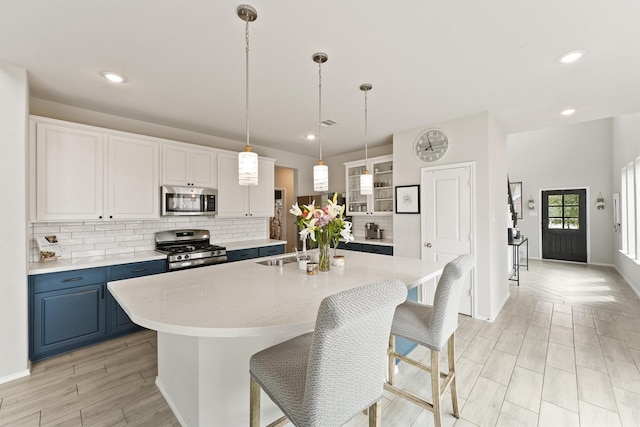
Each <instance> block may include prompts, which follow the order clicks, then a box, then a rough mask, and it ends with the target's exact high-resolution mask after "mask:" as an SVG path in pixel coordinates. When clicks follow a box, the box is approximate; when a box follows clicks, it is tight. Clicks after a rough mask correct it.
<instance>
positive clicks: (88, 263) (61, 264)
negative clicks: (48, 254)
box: [29, 251, 167, 274]
mask: <svg viewBox="0 0 640 427" xmlns="http://www.w3.org/2000/svg"><path fill="white" fill-rule="evenodd" d="M166 258H167V255H166V254H161V253H160V252H156V251H143V252H132V253H126V254H114V255H102V256H92V257H82V258H68V259H59V260H57V261H50V262H32V263H31V264H29V274H46V273H58V272H60V271H70V270H80V269H83V268H94V267H106V266H109V265H117V264H129V263H132V262H143V261H153V260H157V259H166Z"/></svg>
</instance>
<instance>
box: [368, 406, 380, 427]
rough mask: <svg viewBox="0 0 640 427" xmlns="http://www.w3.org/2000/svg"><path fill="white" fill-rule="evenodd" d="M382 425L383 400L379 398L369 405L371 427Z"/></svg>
mask: <svg viewBox="0 0 640 427" xmlns="http://www.w3.org/2000/svg"><path fill="white" fill-rule="evenodd" d="M381 426H382V402H381V401H380V400H379V401H377V402H376V403H374V404H373V405H371V406H369V427H381Z"/></svg>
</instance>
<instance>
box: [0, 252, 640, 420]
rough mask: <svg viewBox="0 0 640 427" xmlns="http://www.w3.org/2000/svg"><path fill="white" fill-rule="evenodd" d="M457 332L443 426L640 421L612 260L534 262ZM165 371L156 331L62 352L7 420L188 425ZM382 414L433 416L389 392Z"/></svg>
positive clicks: (1, 391)
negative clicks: (172, 404)
mask: <svg viewBox="0 0 640 427" xmlns="http://www.w3.org/2000/svg"><path fill="white" fill-rule="evenodd" d="M456 337H457V341H456V357H457V361H456V364H457V372H458V390H459V400H460V408H461V410H460V419H456V418H454V417H453V415H451V400H450V399H448V396H446V398H445V400H444V403H443V425H444V426H447V427H450V426H456V427H473V426H478V427H483V426H509V427H511V426H540V427H554V426H558V427H565V426H584V427H587V426H597V427H603V426H624V427H631V426H634V427H635V426H640V370H639V368H640V298H638V296H637V295H636V294H635V292H634V291H633V290H632V289H631V288H630V286H629V285H628V284H627V283H626V282H625V281H624V280H623V279H622V278H621V277H620V275H618V274H617V272H616V271H615V270H614V269H612V268H609V267H595V266H584V265H578V264H566V263H556V262H547V261H536V260H531V262H530V269H529V270H528V271H523V272H522V277H521V285H520V287H516V286H511V296H510V298H509V300H508V301H507V303H506V304H505V306H504V308H503V309H502V311H501V312H500V315H499V316H498V318H497V319H496V321H495V322H493V323H487V322H483V321H479V320H474V319H471V318H468V317H465V316H460V324H459V328H458V331H457V333H456ZM413 356H414V357H419V358H422V359H423V360H425V361H427V360H428V356H429V355H428V351H427V350H425V349H423V348H418V349H416V350H415V351H414V353H413ZM442 365H443V366H446V356H445V355H443V357H442ZM399 370H400V372H399V374H398V376H397V381H396V384H398V385H399V386H401V387H405V388H407V389H410V390H412V391H414V392H416V393H419V394H421V395H423V396H426V397H430V394H431V392H430V385H429V379H428V377H427V376H426V374H423V373H421V372H417V370H416V369H414V368H413V367H411V366H407V365H406V364H401V365H400V368H399ZM156 374H157V361H156V337H155V333H154V332H153V331H144V332H139V333H135V334H132V335H129V336H127V337H124V338H120V339H114V340H111V341H109V342H106V343H102V344H99V345H95V346H91V347H87V348H84V349H80V350H77V351H74V352H71V353H67V354H64V355H61V356H57V357H53V358H51V359H48V360H45V361H42V362H39V363H36V364H34V366H33V373H32V375H31V376H29V377H26V378H21V379H19V380H15V381H12V382H9V383H5V384H0V426H54V425H60V426H124V425H127V426H129V425H133V426H178V425H179V423H178V421H177V420H176V418H175V417H174V415H173V413H172V412H171V410H170V409H169V407H168V406H167V404H166V402H165V400H164V399H163V397H162V395H161V394H160V392H159V391H158V389H157V387H156V386H155V384H154V380H155V376H156ZM382 420H383V425H385V426H394V427H418V426H432V425H433V415H432V414H431V413H430V412H428V411H426V410H422V409H420V408H419V407H417V406H415V405H413V404H411V403H408V402H406V401H404V400H402V399H399V398H394V397H393V395H391V394H387V393H386V392H385V396H384V399H383V411H382ZM347 425H348V427H361V426H362V427H364V426H366V425H367V420H366V416H364V415H358V416H357V417H356V418H354V419H353V420H352V421H351V422H349V423H348V424H347Z"/></svg>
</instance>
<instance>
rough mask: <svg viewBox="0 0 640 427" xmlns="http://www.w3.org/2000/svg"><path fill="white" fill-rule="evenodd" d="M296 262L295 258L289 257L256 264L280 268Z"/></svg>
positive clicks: (266, 260)
mask: <svg viewBox="0 0 640 427" xmlns="http://www.w3.org/2000/svg"><path fill="white" fill-rule="evenodd" d="M294 262H298V260H297V258H296V257H295V256H287V257H282V258H272V259H265V260H264V261H257V262H256V264H260V265H267V266H271V267H278V266H282V265H284V264H291V263H294Z"/></svg>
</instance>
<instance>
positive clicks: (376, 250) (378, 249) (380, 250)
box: [360, 243, 393, 255]
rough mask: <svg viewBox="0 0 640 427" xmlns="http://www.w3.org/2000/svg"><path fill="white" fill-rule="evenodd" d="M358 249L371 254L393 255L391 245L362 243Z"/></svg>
mask: <svg viewBox="0 0 640 427" xmlns="http://www.w3.org/2000/svg"><path fill="white" fill-rule="evenodd" d="M360 250H361V251H362V252H369V253H371V254H380V255H393V247H392V246H383V245H372V244H368V243H362V245H361V248H360Z"/></svg>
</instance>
